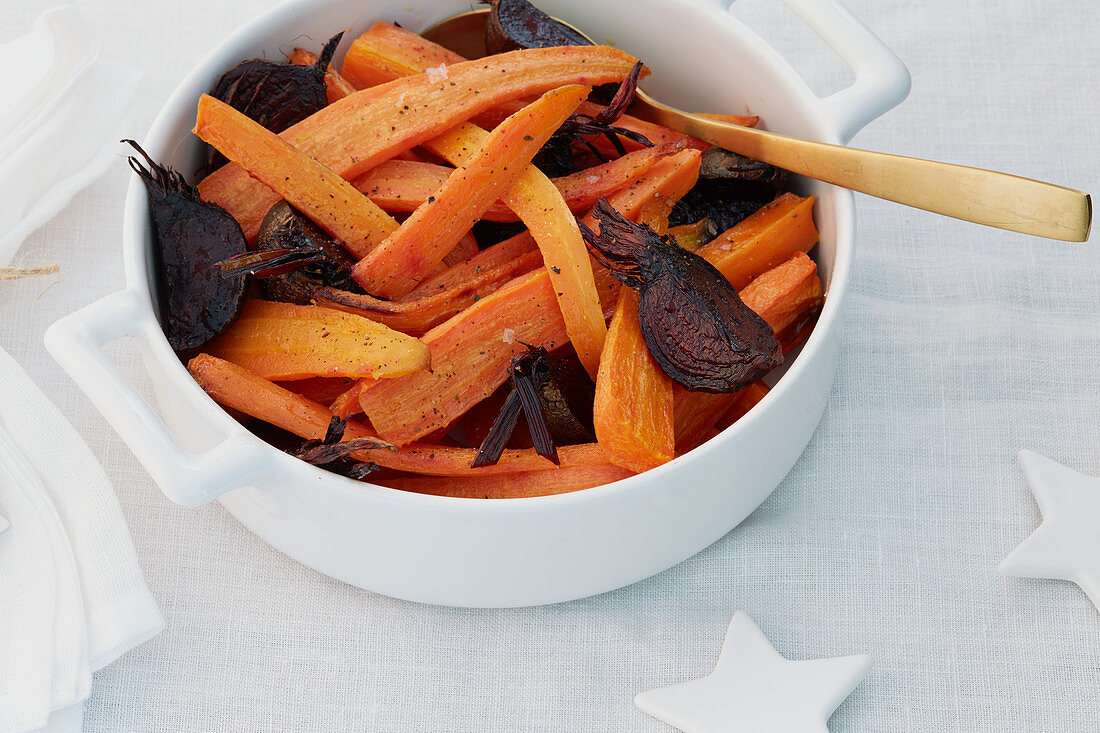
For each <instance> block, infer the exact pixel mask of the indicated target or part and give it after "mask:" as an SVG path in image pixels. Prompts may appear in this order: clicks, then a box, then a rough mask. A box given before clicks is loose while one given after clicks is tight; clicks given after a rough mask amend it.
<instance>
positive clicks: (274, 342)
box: [209, 300, 430, 380]
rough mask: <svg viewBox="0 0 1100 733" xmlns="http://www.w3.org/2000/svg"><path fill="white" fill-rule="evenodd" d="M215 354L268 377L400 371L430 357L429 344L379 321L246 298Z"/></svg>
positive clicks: (358, 375) (372, 374)
mask: <svg viewBox="0 0 1100 733" xmlns="http://www.w3.org/2000/svg"><path fill="white" fill-rule="evenodd" d="M209 351H210V353H211V354H213V355H215V356H218V357H220V358H223V359H226V360H227V361H231V362H233V363H234V364H237V365H239V366H242V367H244V368H245V369H248V370H250V371H253V372H255V373H256V374H258V375H260V376H263V377H265V378H268V379H276V380H278V379H282V380H290V379H306V378H308V377H315V376H317V377H352V378H362V377H371V378H372V379H380V378H383V377H397V376H402V375H405V374H409V373H410V372H414V371H416V370H418V369H424V368H425V367H427V366H428V365H429V363H430V355H429V351H428V347H427V346H425V345H424V344H422V343H421V342H420V341H418V340H417V339H415V338H413V337H412V336H407V335H405V334H403V333H399V332H398V331H394V330H393V329H391V328H387V327H386V326H383V325H382V324H380V323H375V322H374V321H371V320H369V319H367V318H362V317H360V316H354V315H351V314H348V313H342V312H340V311H336V310H332V309H331V308H321V307H319V306H315V305H294V304H293V303H275V302H269V301H266V300H248V301H246V302H245V305H244V308H243V309H242V311H241V316H240V318H238V319H237V321H236V323H234V324H233V325H232V326H231V327H230V328H229V330H228V331H226V332H225V333H224V334H222V335H221V336H219V337H218V338H217V339H216V340H215V341H214V342H213V343H212V344H210V348H209Z"/></svg>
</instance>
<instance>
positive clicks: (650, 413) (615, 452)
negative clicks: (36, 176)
mask: <svg viewBox="0 0 1100 733" xmlns="http://www.w3.org/2000/svg"><path fill="white" fill-rule="evenodd" d="M592 416H593V422H594V424H595V427H596V441H597V442H598V443H599V444H600V446H601V447H602V448H603V449H604V452H606V453H607V457H608V459H609V460H610V461H611V462H612V463H614V464H615V465H617V466H622V467H623V468H628V469H630V470H632V471H638V472H641V471H647V470H649V469H651V468H656V467H657V466H659V465H661V464H662V463H667V462H668V461H671V460H672V458H673V457H674V455H675V453H674V440H673V424H672V381H671V380H670V379H669V378H668V377H667V376H665V374H664V372H662V371H661V368H660V367H659V366H657V362H656V361H654V359H653V356H652V355H650V353H649V348H648V347H647V346H646V343H645V338H644V337H643V336H642V329H641V326H640V325H639V323H638V294H637V293H636V292H634V291H633V290H632V289H630V288H623V289H622V290H621V291H620V293H619V305H618V307H617V308H616V309H615V315H614V317H613V318H612V319H611V327H610V329H608V332H607V342H606V344H605V345H604V353H603V358H602V359H601V360H600V372H599V375H598V376H597V377H596V401H595V405H594V406H593V410H592Z"/></svg>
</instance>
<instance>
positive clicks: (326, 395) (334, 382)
mask: <svg viewBox="0 0 1100 733" xmlns="http://www.w3.org/2000/svg"><path fill="white" fill-rule="evenodd" d="M355 384H357V382H356V380H354V379H350V378H348V377H310V378H309V379H297V380H294V381H290V382H283V383H282V384H280V385H279V386H281V387H284V388H285V389H289V390H290V391H291V392H295V393H297V394H300V395H302V396H303V397H305V398H306V399H309V400H313V401H314V402H319V403H321V404H322V405H331V404H332V403H333V402H334V401H335V400H337V399H338V398H339V397H340V395H342V394H344V393H345V392H347V391H348V389H349V388H351V387H352V386H353V385H355Z"/></svg>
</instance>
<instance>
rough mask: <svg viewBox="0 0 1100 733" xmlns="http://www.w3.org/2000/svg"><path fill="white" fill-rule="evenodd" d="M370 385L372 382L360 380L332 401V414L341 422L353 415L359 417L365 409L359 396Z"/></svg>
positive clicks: (330, 407)
mask: <svg viewBox="0 0 1100 733" xmlns="http://www.w3.org/2000/svg"><path fill="white" fill-rule="evenodd" d="M370 383H371V382H370V380H367V379H360V380H359V381H357V382H355V383H353V384H351V385H349V386H348V388H347V389H346V390H344V391H343V392H341V393H340V394H339V395H338V396H337V397H336V399H335V400H333V401H332V403H331V404H330V405H329V406H328V409H330V410H332V414H333V415H335V416H336V417H338V418H340V419H341V420H345V419H347V418H349V417H351V416H352V415H358V414H359V413H360V412H362V411H363V408H362V407H360V406H359V395H360V394H362V393H363V388H364V387H365V386H366V385H368V384H370Z"/></svg>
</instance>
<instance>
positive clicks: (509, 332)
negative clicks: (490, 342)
mask: <svg viewBox="0 0 1100 733" xmlns="http://www.w3.org/2000/svg"><path fill="white" fill-rule="evenodd" d="M500 340H501V341H503V342H504V343H506V344H510V343H512V342H513V341H515V340H516V330H515V329H514V328H506V329H504V331H502V332H501V334H500Z"/></svg>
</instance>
